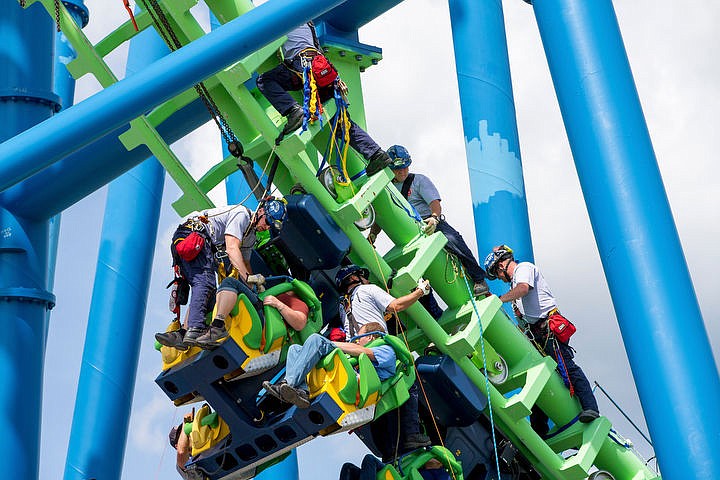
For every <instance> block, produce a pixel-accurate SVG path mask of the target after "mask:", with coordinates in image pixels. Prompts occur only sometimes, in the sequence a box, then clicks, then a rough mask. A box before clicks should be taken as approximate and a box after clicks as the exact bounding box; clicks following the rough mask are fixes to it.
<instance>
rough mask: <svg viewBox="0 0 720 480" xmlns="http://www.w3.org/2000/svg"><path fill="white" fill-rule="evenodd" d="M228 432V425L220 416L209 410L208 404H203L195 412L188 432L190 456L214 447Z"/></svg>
mask: <svg viewBox="0 0 720 480" xmlns="http://www.w3.org/2000/svg"><path fill="white" fill-rule="evenodd" d="M229 434H230V427H228V424H227V423H225V421H224V420H223V419H222V418H220V417H219V416H218V414H217V412H212V411H211V410H210V405H208V404H205V405H203V406H202V407H200V410H198V411H197V412H196V413H195V418H194V420H193V422H192V430H191V432H190V445H191V446H192V456H193V457H194V456H197V455H199V454H201V453H202V452H204V451H206V450H208V449H210V448H212V447H214V446H215V445H217V444H218V443H220V442H221V441H222V440H223V439H224V438H225V437H227V436H228V435H229Z"/></svg>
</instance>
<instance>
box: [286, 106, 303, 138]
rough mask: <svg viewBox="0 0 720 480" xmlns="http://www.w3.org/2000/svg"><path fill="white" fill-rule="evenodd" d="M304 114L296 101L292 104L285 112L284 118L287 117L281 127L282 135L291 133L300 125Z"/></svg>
mask: <svg viewBox="0 0 720 480" xmlns="http://www.w3.org/2000/svg"><path fill="white" fill-rule="evenodd" d="M304 116H305V115H304V113H303V109H302V107H301V106H300V105H298V104H297V103H296V104H295V105H293V106H292V107H291V108H290V111H288V112H287V113H286V114H285V118H287V123H286V124H285V128H283V131H282V133H283V135H287V134H288V133H292V132H294V131H295V130H297V129H298V128H300V127H302V124H303V117H304Z"/></svg>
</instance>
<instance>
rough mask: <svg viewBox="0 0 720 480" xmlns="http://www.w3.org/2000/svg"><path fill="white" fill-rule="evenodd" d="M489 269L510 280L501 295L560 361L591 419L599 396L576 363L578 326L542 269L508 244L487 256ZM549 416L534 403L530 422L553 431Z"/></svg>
mask: <svg viewBox="0 0 720 480" xmlns="http://www.w3.org/2000/svg"><path fill="white" fill-rule="evenodd" d="M485 271H486V272H487V274H488V278H489V279H490V280H495V279H496V278H498V279H500V280H502V281H503V282H505V283H510V285H511V288H510V290H509V291H508V292H507V293H505V294H504V295H502V296H500V300H501V301H502V302H512V303H513V310H514V312H515V315H516V316H517V317H518V321H519V322H521V324H522V325H523V326H527V329H526V334H527V336H528V337H529V338H530V339H531V340H532V341H533V342H535V345H536V346H537V347H538V349H540V350H541V351H542V352H544V353H545V354H547V355H550V356H551V357H552V358H553V359H555V361H556V362H557V364H558V372H560V375H561V376H562V377H563V381H564V382H565V384H566V385H567V386H568V388H569V389H570V394H571V395H575V396H577V399H578V400H579V401H580V407H581V408H582V411H581V412H580V415H579V417H578V420H579V421H580V422H582V423H590V422H592V421H593V420H595V419H596V418H598V417H599V416H600V413H599V408H598V404H597V400H596V399H595V394H593V391H592V387H591V386H590V382H589V381H588V379H587V377H586V376H585V373H584V372H583V371H582V369H581V368H580V366H579V365H577V364H576V363H575V361H574V360H573V358H574V356H575V355H574V353H573V352H574V350H573V348H572V347H571V346H570V344H569V343H568V342H569V340H570V336H571V335H572V334H573V333H574V332H575V327H574V326H573V325H572V323H570V321H569V320H567V319H566V318H565V317H563V316H562V315H561V314H560V311H559V310H558V307H557V302H556V301H555V297H554V296H553V294H552V292H551V291H550V287H549V286H548V284H547V282H546V281H545V278H544V277H543V275H542V273H540V270H539V269H538V268H537V267H536V266H535V265H534V264H532V263H530V262H520V263H518V262H517V261H516V260H515V257H514V255H513V251H512V249H511V248H510V247H508V246H507V245H499V246H497V247H494V248H493V251H492V252H490V253H489V254H488V255H487V257H486V258H485ZM547 422H548V417H547V415H546V414H545V412H543V411H542V410H540V409H539V408H537V406H536V407H533V410H532V414H531V415H530V423H531V425H532V427H533V430H535V432H537V433H538V434H539V435H540V436H545V435H547V433H548V431H549V427H548V423H547Z"/></svg>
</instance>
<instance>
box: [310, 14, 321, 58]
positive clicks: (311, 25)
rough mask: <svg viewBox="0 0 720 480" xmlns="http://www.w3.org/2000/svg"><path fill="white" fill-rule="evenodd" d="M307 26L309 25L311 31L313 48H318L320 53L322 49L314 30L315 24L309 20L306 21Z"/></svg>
mask: <svg viewBox="0 0 720 480" xmlns="http://www.w3.org/2000/svg"><path fill="white" fill-rule="evenodd" d="M307 24H308V27H310V31H311V32H312V37H313V43H314V44H315V48H317V49H318V51H319V52H320V53H322V49H321V48H320V40H318V36H317V32H316V31H315V24H314V23H313V22H312V20H311V21H309V22H307Z"/></svg>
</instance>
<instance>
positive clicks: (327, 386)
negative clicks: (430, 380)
mask: <svg viewBox="0 0 720 480" xmlns="http://www.w3.org/2000/svg"><path fill="white" fill-rule="evenodd" d="M380 345H390V346H391V347H392V348H393V350H395V355H396V357H397V362H396V371H395V375H393V376H392V377H390V378H388V379H386V380H384V381H382V382H381V381H380V379H379V377H378V375H377V372H376V371H375V367H374V366H373V365H372V362H371V360H370V358H369V357H368V356H367V355H365V354H361V355H360V356H359V357H348V356H347V355H346V354H345V353H343V352H342V351H341V350H340V349H335V350H333V351H332V352H330V353H329V354H328V355H326V356H325V357H324V358H323V359H322V360H320V362H319V363H318V364H317V365H316V367H315V368H314V369H313V370H312V371H311V372H310V374H309V375H308V386H309V388H310V399H311V401H312V400H313V399H315V398H316V397H319V396H320V395H322V394H323V393H326V394H328V395H329V396H330V397H331V398H332V399H333V400H334V401H335V402H336V403H337V405H338V406H339V407H340V408H341V409H342V413H341V415H340V416H339V417H338V418H337V421H336V423H335V425H332V426H330V427H328V428H326V429H324V430H321V431H320V434H321V435H329V434H331V433H336V432H337V431H346V430H351V429H353V428H355V427H358V426H360V425H362V424H365V423H368V422H370V421H372V420H374V419H376V418H379V417H380V416H382V415H383V414H385V413H386V412H388V411H390V410H393V409H395V408H398V407H399V406H400V405H402V404H403V403H405V401H407V399H408V398H409V394H408V389H409V388H410V387H411V386H412V384H413V383H414V382H415V369H414V368H413V357H412V355H411V354H410V351H409V350H408V349H407V347H406V346H405V344H404V343H403V342H402V340H400V339H399V338H397V337H395V336H392V335H386V336H384V337H383V338H378V339H375V340H373V341H372V342H370V343H368V344H367V345H366V346H367V347H377V346H380Z"/></svg>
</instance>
